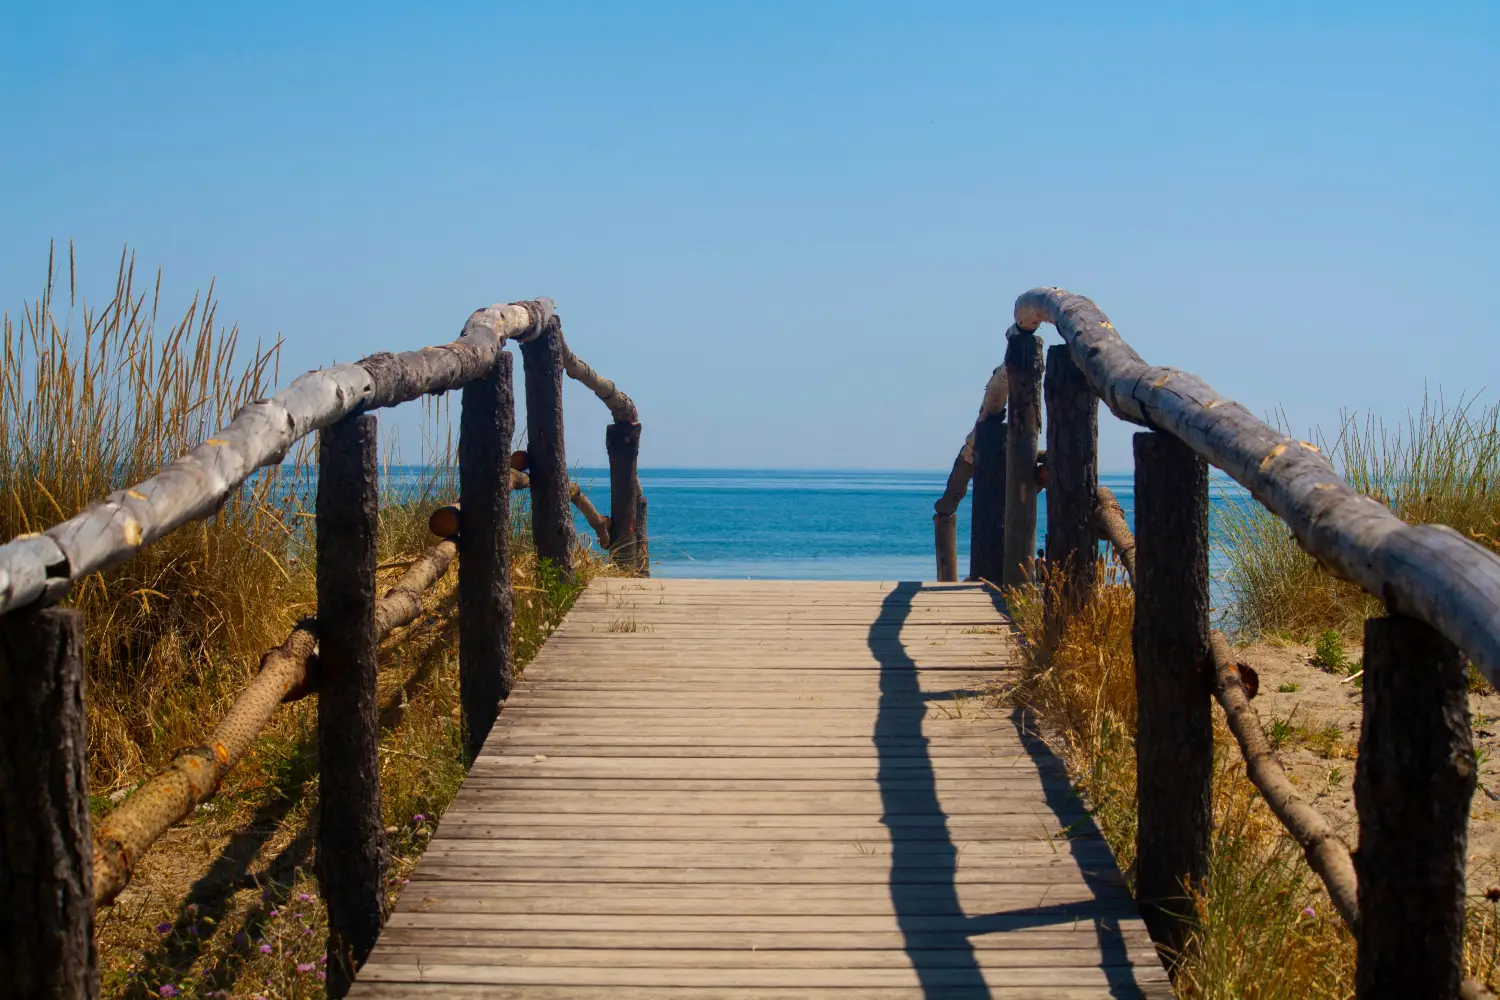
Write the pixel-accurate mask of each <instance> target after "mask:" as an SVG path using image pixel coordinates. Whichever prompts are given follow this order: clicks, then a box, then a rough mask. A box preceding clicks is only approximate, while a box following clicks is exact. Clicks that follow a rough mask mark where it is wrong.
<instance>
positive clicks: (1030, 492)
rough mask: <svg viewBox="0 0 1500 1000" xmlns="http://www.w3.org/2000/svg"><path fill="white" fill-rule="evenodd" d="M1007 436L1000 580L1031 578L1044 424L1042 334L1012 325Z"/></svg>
mask: <svg viewBox="0 0 1500 1000" xmlns="http://www.w3.org/2000/svg"><path fill="white" fill-rule="evenodd" d="M1005 367H1006V369H1007V371H1008V376H1009V378H1008V383H1009V384H1008V394H1009V399H1008V402H1007V404H1006V422H1007V427H1006V442H1005V482H1006V486H1005V571H1004V573H1003V574H1002V576H1003V580H1002V581H1000V582H1002V583H1003V584H1004V585H1005V586H1007V587H1019V586H1022V585H1023V584H1026V583H1028V582H1030V580H1031V571H1032V567H1033V566H1034V565H1035V563H1036V494H1037V482H1036V457H1037V439H1038V437H1039V436H1040V434H1041V430H1042V338H1041V337H1037V336H1034V335H1033V334H1031V333H1028V332H1023V331H1021V330H1018V329H1016V328H1015V327H1011V329H1010V330H1009V332H1007V333H1006V335H1005Z"/></svg>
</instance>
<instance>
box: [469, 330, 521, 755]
mask: <svg viewBox="0 0 1500 1000" xmlns="http://www.w3.org/2000/svg"><path fill="white" fill-rule="evenodd" d="M512 371H513V362H512V360H511V355H510V353H509V352H502V353H501V354H500V355H499V357H497V358H496V359H495V367H494V369H493V370H492V371H491V372H490V373H489V374H488V375H486V376H484V377H483V378H481V379H477V380H475V381H473V382H470V383H469V384H468V385H466V386H464V388H463V403H462V407H463V409H462V414H461V416H460V417H459V432H458V495H459V506H460V508H461V510H462V512H463V513H462V518H461V528H460V531H459V536H458V553H459V560H458V688H459V700H460V702H462V704H463V713H464V732H465V750H466V753H467V755H468V759H469V760H471V761H472V760H473V759H474V758H475V757H477V756H479V750H480V748H481V747H482V746H484V740H485V737H486V736H488V735H489V731H490V727H491V726H493V725H494V724H495V718H496V716H498V715H499V714H500V703H501V702H502V701H504V700H505V698H506V696H507V695H509V694H510V689H511V686H512V685H513V684H514V683H515V671H514V669H513V667H512V665H511V656H510V630H511V622H512V620H513V618H514V617H515V604H514V595H512V593H511V589H510V472H511V469H510V466H511V454H510V443H511V439H512V438H513V437H514V436H515V430H516V401H515V389H514V387H513V386H514V383H513V382H512Z"/></svg>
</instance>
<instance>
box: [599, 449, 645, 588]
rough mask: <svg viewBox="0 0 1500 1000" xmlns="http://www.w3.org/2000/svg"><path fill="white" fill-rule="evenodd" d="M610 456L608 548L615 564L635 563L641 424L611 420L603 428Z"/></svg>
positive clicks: (634, 564)
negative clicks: (637, 470)
mask: <svg viewBox="0 0 1500 1000" xmlns="http://www.w3.org/2000/svg"><path fill="white" fill-rule="evenodd" d="M604 452H605V454H607V455H608V456H609V549H610V557H611V559H613V561H614V564H615V565H616V566H628V567H630V568H632V569H634V568H635V567H636V565H637V559H636V554H635V508H636V499H637V494H638V493H639V491H640V488H641V484H640V482H639V480H638V479H637V478H636V463H637V460H638V459H639V457H640V453H641V425H640V424H638V423H636V424H622V423H618V422H616V423H612V424H610V425H609V427H608V428H606V430H605V431H604Z"/></svg>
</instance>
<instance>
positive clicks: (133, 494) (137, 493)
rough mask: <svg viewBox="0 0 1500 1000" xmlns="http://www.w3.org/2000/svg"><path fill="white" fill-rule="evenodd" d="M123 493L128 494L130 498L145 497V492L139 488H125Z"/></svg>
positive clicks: (141, 498) (139, 498) (142, 498)
mask: <svg viewBox="0 0 1500 1000" xmlns="http://www.w3.org/2000/svg"><path fill="white" fill-rule="evenodd" d="M125 495H126V496H128V497H129V498H130V499H132V500H144V499H146V494H144V493H142V492H141V491H140V490H126V491H125Z"/></svg>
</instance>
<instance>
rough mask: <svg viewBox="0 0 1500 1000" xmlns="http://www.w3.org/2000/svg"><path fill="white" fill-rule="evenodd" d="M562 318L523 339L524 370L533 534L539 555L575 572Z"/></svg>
mask: <svg viewBox="0 0 1500 1000" xmlns="http://www.w3.org/2000/svg"><path fill="white" fill-rule="evenodd" d="M566 353H567V347H566V345H564V343H563V337H562V324H561V322H560V321H559V320H558V318H557V317H556V316H553V317H552V318H551V319H550V320H549V321H548V323H547V326H546V328H545V329H544V330H543V331H542V334H541V336H538V337H535V338H533V339H531V340H529V341H526V342H524V343H522V344H521V363H522V366H523V367H524V368H525V370H526V455H527V462H526V471H527V472H528V473H529V474H530V476H531V537H532V541H533V542H534V543H535V545H536V554H537V557H538V558H540V559H546V560H549V561H550V562H551V563H552V564H553V565H554V566H556V567H557V568H558V569H559V570H560V571H561V572H562V574H563V576H565V577H568V576H571V575H572V572H573V553H572V549H573V515H572V514H571V513H570V512H569V510H568V501H569V497H568V485H569V482H570V481H569V479H568V454H567V445H566V442H565V441H564V437H563V398H562V377H563V358H564V355H565V354H566Z"/></svg>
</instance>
